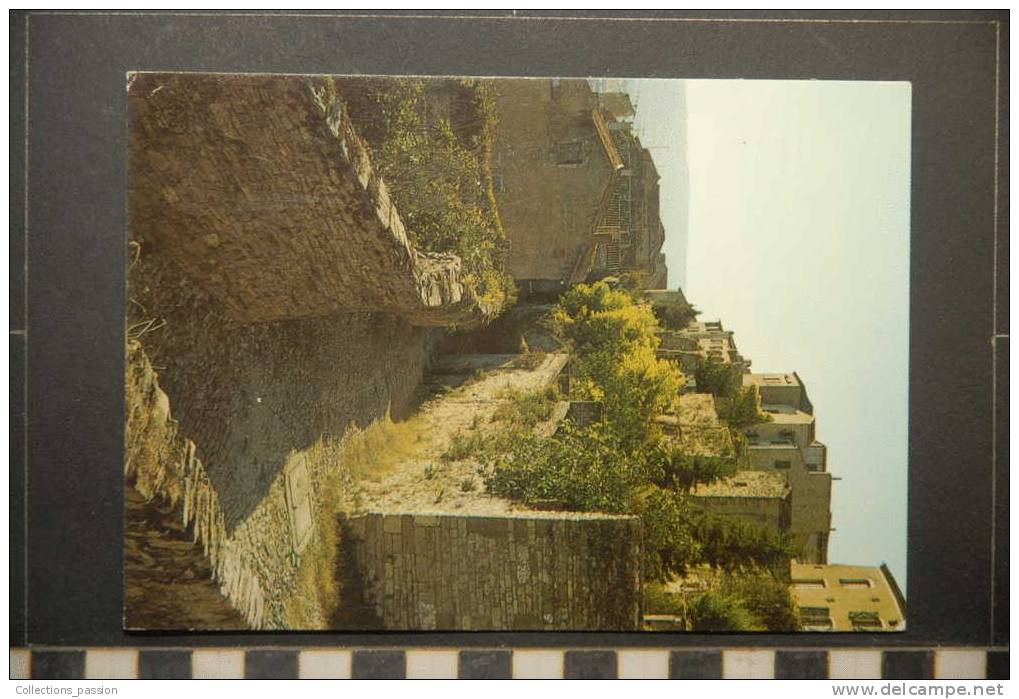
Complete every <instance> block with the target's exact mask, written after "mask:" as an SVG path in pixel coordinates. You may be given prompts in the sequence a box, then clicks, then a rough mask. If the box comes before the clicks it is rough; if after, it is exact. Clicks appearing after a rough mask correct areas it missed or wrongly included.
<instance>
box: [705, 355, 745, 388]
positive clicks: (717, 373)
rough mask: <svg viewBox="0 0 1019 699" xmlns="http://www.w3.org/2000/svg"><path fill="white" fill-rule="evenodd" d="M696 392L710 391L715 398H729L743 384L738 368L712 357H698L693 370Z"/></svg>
mask: <svg viewBox="0 0 1019 699" xmlns="http://www.w3.org/2000/svg"><path fill="white" fill-rule="evenodd" d="M694 380H695V381H696V382H697V392H698V393H710V394H711V395H713V396H715V397H716V398H730V397H732V396H734V395H735V394H736V392H737V391H739V389H740V387H741V386H742V385H743V374H742V373H741V372H740V370H739V368H737V367H736V366H734V365H732V364H726V363H725V362H722V361H720V360H718V359H715V358H714V357H709V358H707V359H700V360H699V361H698V362H697V367H696V369H695V370H694Z"/></svg>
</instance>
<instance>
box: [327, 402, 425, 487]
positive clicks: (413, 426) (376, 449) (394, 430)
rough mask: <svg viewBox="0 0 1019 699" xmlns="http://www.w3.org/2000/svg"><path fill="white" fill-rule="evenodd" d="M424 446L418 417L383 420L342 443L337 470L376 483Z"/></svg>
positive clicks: (352, 477) (422, 426) (414, 455)
mask: <svg viewBox="0 0 1019 699" xmlns="http://www.w3.org/2000/svg"><path fill="white" fill-rule="evenodd" d="M426 446H427V443H426V441H425V434H424V425H423V423H422V421H421V420H420V419H418V418H412V419H410V420H407V421H406V422H393V421H392V420H390V419H389V416H388V415H387V416H386V418H385V419H384V420H380V421H379V422H377V423H375V424H373V425H371V426H370V427H368V428H367V429H366V430H363V431H362V432H359V433H357V434H355V435H352V436H351V437H349V438H348V439H347V440H346V443H345V444H344V446H343V452H342V454H341V455H340V460H339V465H340V469H341V470H342V471H343V472H344V473H345V474H347V476H349V478H350V479H351V480H353V481H369V482H374V483H377V482H379V481H381V480H382V479H383V478H385V477H386V476H387V475H389V474H390V473H392V472H393V470H394V469H395V468H396V467H397V466H399V465H401V464H405V463H407V462H408V461H410V460H412V459H413V458H414V457H417V456H419V455H420V454H421V453H422V452H423V451H424V449H425V447H426Z"/></svg>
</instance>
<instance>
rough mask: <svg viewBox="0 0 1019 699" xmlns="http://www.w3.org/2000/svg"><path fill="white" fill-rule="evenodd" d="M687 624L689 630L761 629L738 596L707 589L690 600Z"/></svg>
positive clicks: (731, 630) (728, 630)
mask: <svg viewBox="0 0 1019 699" xmlns="http://www.w3.org/2000/svg"><path fill="white" fill-rule="evenodd" d="M687 624H688V625H689V627H690V630H691V631H698V632H716V631H727V632H734V631H735V632H738V631H763V630H764V629H763V628H761V627H760V626H758V622H757V620H756V619H755V618H754V615H753V614H751V613H750V612H749V611H748V610H747V609H746V607H744V606H743V605H742V604H741V603H740V600H739V598H738V597H735V596H733V595H730V594H725V593H723V592H718V591H713V590H709V591H707V592H704V593H702V594H700V595H698V596H696V597H694V598H693V600H691V601H690V604H689V606H688V607H687Z"/></svg>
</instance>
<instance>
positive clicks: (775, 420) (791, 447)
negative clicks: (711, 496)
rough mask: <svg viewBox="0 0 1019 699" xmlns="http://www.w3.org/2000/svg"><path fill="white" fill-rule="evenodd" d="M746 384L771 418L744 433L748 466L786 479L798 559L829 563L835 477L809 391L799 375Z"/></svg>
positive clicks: (752, 377)
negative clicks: (754, 389)
mask: <svg viewBox="0 0 1019 699" xmlns="http://www.w3.org/2000/svg"><path fill="white" fill-rule="evenodd" d="M743 385H744V386H756V387H757V389H758V391H759V392H760V394H761V410H762V411H763V412H765V413H766V414H767V415H768V416H769V418H770V420H769V421H767V422H759V423H757V424H754V425H750V426H749V427H746V428H744V430H743V435H744V437H746V440H747V442H746V444H747V457H746V460H747V466H748V468H752V469H755V470H759V471H767V472H772V473H781V474H783V476H784V477H785V479H786V481H787V482H788V483H789V487H790V488H791V490H792V493H793V498H792V507H791V517H790V526H789V533H790V535H791V536H792V538H793V542H794V544H795V546H796V549H797V558H798V559H799V560H800V561H802V562H805V563H811V564H824V563H827V561H828V539H829V536H830V532H831V488H832V476H831V474H830V473H829V472H828V464H827V454H828V450H827V447H826V446H825V445H824V444H822V443H821V442H819V441H817V437H816V433H815V429H816V419H815V417H814V415H813V410H814V408H813V406H812V405H811V404H810V400H809V398H808V397H807V391H806V387H805V386H804V384H803V382H802V381H801V380H800V378H799V376H797V375H796V374H795V373H791V374H744V375H743Z"/></svg>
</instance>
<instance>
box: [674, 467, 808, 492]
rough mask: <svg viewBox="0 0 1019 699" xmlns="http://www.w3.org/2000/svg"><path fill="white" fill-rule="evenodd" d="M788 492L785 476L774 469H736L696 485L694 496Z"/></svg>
mask: <svg viewBox="0 0 1019 699" xmlns="http://www.w3.org/2000/svg"><path fill="white" fill-rule="evenodd" d="M788 492H789V484H788V483H787V482H786V479H785V476H783V475H782V474H781V473H776V472H775V471H737V472H736V474H735V475H733V476H732V477H730V478H723V479H722V480H718V481H715V482H714V483H711V484H708V485H704V484H701V485H698V486H697V487H696V488H694V490H693V491H692V493H691V494H692V495H693V496H694V497H715V498H726V497H727V498H740V497H742V498H784V497H785V496H786V495H787V494H788Z"/></svg>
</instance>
